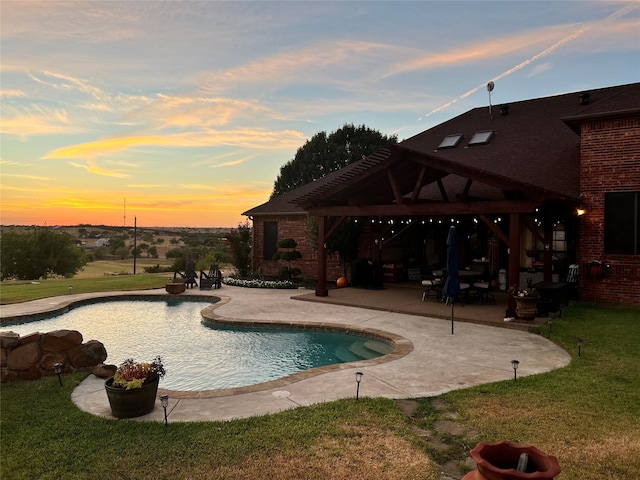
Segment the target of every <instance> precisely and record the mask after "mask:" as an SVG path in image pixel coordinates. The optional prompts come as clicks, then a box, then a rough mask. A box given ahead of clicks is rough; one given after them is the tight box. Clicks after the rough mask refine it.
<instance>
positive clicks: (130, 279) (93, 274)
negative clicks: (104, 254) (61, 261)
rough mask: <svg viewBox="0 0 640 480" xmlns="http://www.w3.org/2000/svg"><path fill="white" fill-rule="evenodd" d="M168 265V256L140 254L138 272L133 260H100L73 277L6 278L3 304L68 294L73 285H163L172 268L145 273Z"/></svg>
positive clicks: (97, 288) (90, 288)
mask: <svg viewBox="0 0 640 480" xmlns="http://www.w3.org/2000/svg"><path fill="white" fill-rule="evenodd" d="M158 263H159V264H160V265H167V262H166V261H164V260H159V259H153V258H139V259H138V260H137V262H136V275H133V274H132V272H133V260H100V261H96V262H91V263H88V264H87V265H85V266H84V268H83V270H82V271H81V272H79V273H78V275H76V276H75V277H73V278H48V279H46V280H38V281H36V282H28V281H4V282H2V287H1V288H0V304H1V305H8V304H11V303H20V302H28V301H31V300H37V299H39V298H48V297H55V296H58V295H67V294H68V293H69V286H71V292H73V293H92V292H113V291H127V290H147V289H151V288H162V287H164V286H165V284H166V283H167V281H168V280H169V279H170V278H173V276H172V274H171V273H170V272H164V273H141V272H144V267H149V266H154V265H157V264H158Z"/></svg>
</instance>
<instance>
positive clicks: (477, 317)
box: [292, 281, 559, 331]
mask: <svg viewBox="0 0 640 480" xmlns="http://www.w3.org/2000/svg"><path fill="white" fill-rule="evenodd" d="M494 296H495V299H496V303H495V305H493V304H486V303H477V302H471V303H464V306H463V305H461V304H460V303H458V302H456V303H455V306H454V322H465V323H475V324H479V325H489V326H494V327H501V328H511V329H517V330H524V331H528V330H530V329H531V328H533V327H539V326H542V325H547V324H548V320H549V318H550V317H554V316H556V315H558V314H559V312H552V313H549V315H545V316H539V317H536V318H535V319H534V320H520V319H517V318H514V319H511V320H509V321H505V310H506V309H507V306H508V299H507V293H506V292H495V293H494ZM292 298H295V299H296V300H302V301H307V302H317V303H324V304H331V305H343V306H351V307H361V308H368V309H372V310H380V311H385V312H394V313H404V314H409V315H420V316H424V317H428V318H441V319H443V320H451V305H447V304H445V303H443V302H440V301H437V300H436V299H434V298H430V299H428V300H425V301H422V287H421V285H420V282H417V281H414V282H412V281H407V282H402V283H385V284H383V286H382V287H381V288H376V289H369V288H353V287H346V288H336V289H332V290H330V292H329V294H328V295H326V296H318V295H316V294H315V293H311V292H310V293H307V294H303V295H297V296H295V297H292Z"/></svg>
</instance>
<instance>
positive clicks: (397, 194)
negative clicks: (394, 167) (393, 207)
mask: <svg viewBox="0 0 640 480" xmlns="http://www.w3.org/2000/svg"><path fill="white" fill-rule="evenodd" d="M387 178H388V179H389V185H391V190H392V191H393V198H394V199H395V201H396V203H397V204H401V203H402V195H401V194H400V189H399V188H398V182H396V179H395V178H394V176H393V174H392V173H391V170H387Z"/></svg>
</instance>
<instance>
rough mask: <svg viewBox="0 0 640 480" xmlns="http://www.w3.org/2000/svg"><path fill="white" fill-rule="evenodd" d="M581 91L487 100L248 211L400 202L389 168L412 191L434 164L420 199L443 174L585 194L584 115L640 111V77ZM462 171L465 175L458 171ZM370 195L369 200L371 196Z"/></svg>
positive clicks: (458, 181) (430, 196)
mask: <svg viewBox="0 0 640 480" xmlns="http://www.w3.org/2000/svg"><path fill="white" fill-rule="evenodd" d="M580 93H582V92H573V93H568V94H563V95H556V96H552V97H544V98H537V99H532V100H524V101H519V102H513V103H511V104H510V105H509V111H508V114H507V115H501V114H500V105H498V106H493V107H492V109H491V114H490V111H489V107H488V106H486V107H479V108H475V109H473V110H470V111H468V112H466V113H464V114H462V115H460V116H458V117H455V118H453V119H451V120H448V121H446V122H444V123H442V124H440V125H437V126H435V127H433V128H431V129H429V130H426V131H424V132H422V133H419V134H418V135H415V136H414V137H411V138H409V139H407V140H404V141H402V142H400V143H399V144H398V145H397V146H395V147H392V149H383V150H381V151H379V152H377V153H376V154H374V155H371V156H369V157H367V158H365V159H363V160H361V161H358V162H355V163H353V164H351V165H349V166H347V167H344V168H342V169H340V170H338V171H336V172H332V173H330V174H329V175H327V176H325V177H323V178H321V179H319V180H317V181H315V182H311V183H310V184H307V185H304V186H302V187H300V188H298V189H296V190H293V191H291V192H287V193H286V194H283V195H281V196H279V197H277V198H275V199H273V200H271V201H269V202H267V203H265V204H263V205H260V206H258V207H255V208H253V209H251V210H248V211H247V212H245V213H244V215H257V214H273V213H304V208H308V207H310V206H314V205H319V204H320V203H322V204H325V205H328V204H336V205H337V204H348V203H349V204H358V203H369V204H383V203H390V202H391V203H392V202H393V201H394V195H393V192H392V191H391V190H392V189H391V187H390V179H389V176H388V174H389V171H392V174H391V176H392V177H393V182H395V183H396V190H400V191H401V194H402V195H404V196H406V195H407V192H411V190H412V189H413V188H414V185H415V182H416V178H417V176H418V175H419V171H420V170H419V169H420V168H422V167H424V166H427V167H428V169H429V170H428V172H427V173H426V174H425V182H424V185H426V186H425V187H424V188H423V189H422V191H421V193H420V200H423V201H430V200H432V201H433V200H436V199H437V196H438V189H437V185H436V184H435V183H433V182H435V181H436V180H441V181H442V182H443V183H446V184H448V185H457V187H456V188H457V190H460V189H461V188H462V185H463V183H464V182H466V179H474V182H473V186H472V188H471V190H470V191H469V195H471V196H473V195H477V193H476V192H479V193H481V192H484V193H486V197H487V198H489V197H495V196H496V192H500V191H511V192H523V191H524V192H528V193H529V194H531V195H532V198H534V197H535V198H555V199H574V200H575V199H577V198H578V196H579V177H580V175H579V173H580V172H579V169H580V137H579V125H580V122H581V121H584V120H588V119H592V118H601V117H607V116H612V115H617V116H620V115H627V114H631V113H635V114H637V113H638V112H639V111H640V83H635V84H630V85H621V86H615V87H608V88H601V89H595V90H591V91H590V92H589V93H590V102H589V104H587V105H582V104H581V103H580V101H579V94H580ZM478 131H493V132H494V136H493V137H492V138H491V140H490V141H489V143H488V144H486V145H475V146H469V145H468V144H469V140H470V139H471V137H472V136H473V134H474V133H475V132H478ZM456 133H461V134H463V135H464V138H463V139H462V141H461V142H460V143H459V144H458V145H457V146H456V147H454V148H446V149H438V148H437V147H438V146H439V145H440V143H441V141H442V140H443V139H444V138H445V136H447V135H450V134H456ZM456 177H457V178H456ZM365 198H366V201H365V200H364V199H365Z"/></svg>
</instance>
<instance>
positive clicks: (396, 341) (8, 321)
mask: <svg viewBox="0 0 640 480" xmlns="http://www.w3.org/2000/svg"><path fill="white" fill-rule="evenodd" d="M87 295H89V296H83V298H77V297H76V298H69V299H65V298H64V297H58V298H61V301H60V302H56V303H55V304H51V306H50V307H49V308H47V307H45V308H42V309H39V310H37V311H34V312H30V313H24V314H19V315H13V316H6V317H2V318H1V319H0V327H2V328H4V327H8V328H10V327H11V325H12V324H15V323H18V322H28V321H38V320H41V319H46V318H50V317H53V316H57V315H62V314H64V313H67V312H69V311H71V310H73V309H74V308H78V307H82V306H85V305H92V304H95V303H100V302H108V301H122V300H160V299H167V298H171V299H175V300H178V301H181V302H208V303H209V305H207V306H206V307H204V308H203V309H202V310H201V311H200V314H201V315H202V318H203V319H204V320H205V321H206V322H208V323H212V324H216V325H226V326H234V325H235V326H243V327H261V328H268V327H270V328H291V329H298V330H315V331H325V332H337V333H346V334H354V335H360V336H364V337H368V338H371V339H374V340H378V341H381V342H384V343H386V344H388V345H391V346H393V350H392V351H391V352H389V353H387V354H385V355H381V356H379V357H375V358H372V359H368V360H360V361H355V362H345V363H335V364H331V365H325V366H322V367H315V368H310V369H307V370H303V371H301V372H296V373H292V374H290V375H287V376H285V377H282V378H278V379H275V380H270V381H267V382H261V383H257V384H255V385H247V386H243V387H230V388H224V389H217V390H197V391H195V390H170V389H164V388H162V387H159V388H158V393H159V394H162V395H164V394H166V395H170V396H171V397H172V398H175V399H189V398H191V399H198V398H218V397H228V396H233V395H242V394H247V393H254V392H261V391H266V390H271V389H274V388H282V387H285V386H287V385H291V384H293V383H297V382H300V381H302V380H305V379H308V378H311V377H315V376H317V375H323V374H325V373H329V372H335V371H339V370H344V369H353V368H357V367H366V366H374V365H380V364H383V363H388V362H392V361H395V360H398V359H400V358H402V357H405V356H407V355H408V354H409V353H411V352H412V351H413V348H414V347H413V343H412V342H411V341H410V340H408V339H406V338H404V337H402V336H400V335H397V334H394V333H391V332H387V331H384V330H379V329H374V328H358V327H354V326H353V325H348V324H339V323H324V322H291V321H276V320H247V319H241V318H235V317H234V318H232V317H225V316H222V315H218V314H217V313H215V312H214V311H215V309H216V308H218V307H220V306H222V305H225V304H227V303H229V302H230V301H231V297H229V296H227V295H220V294H217V293H216V294H215V295H206V294H191V295H187V296H177V295H174V294H168V293H137V292H102V293H96V294H87ZM213 299H217V300H216V301H215V302H213V303H212V300H213Z"/></svg>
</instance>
